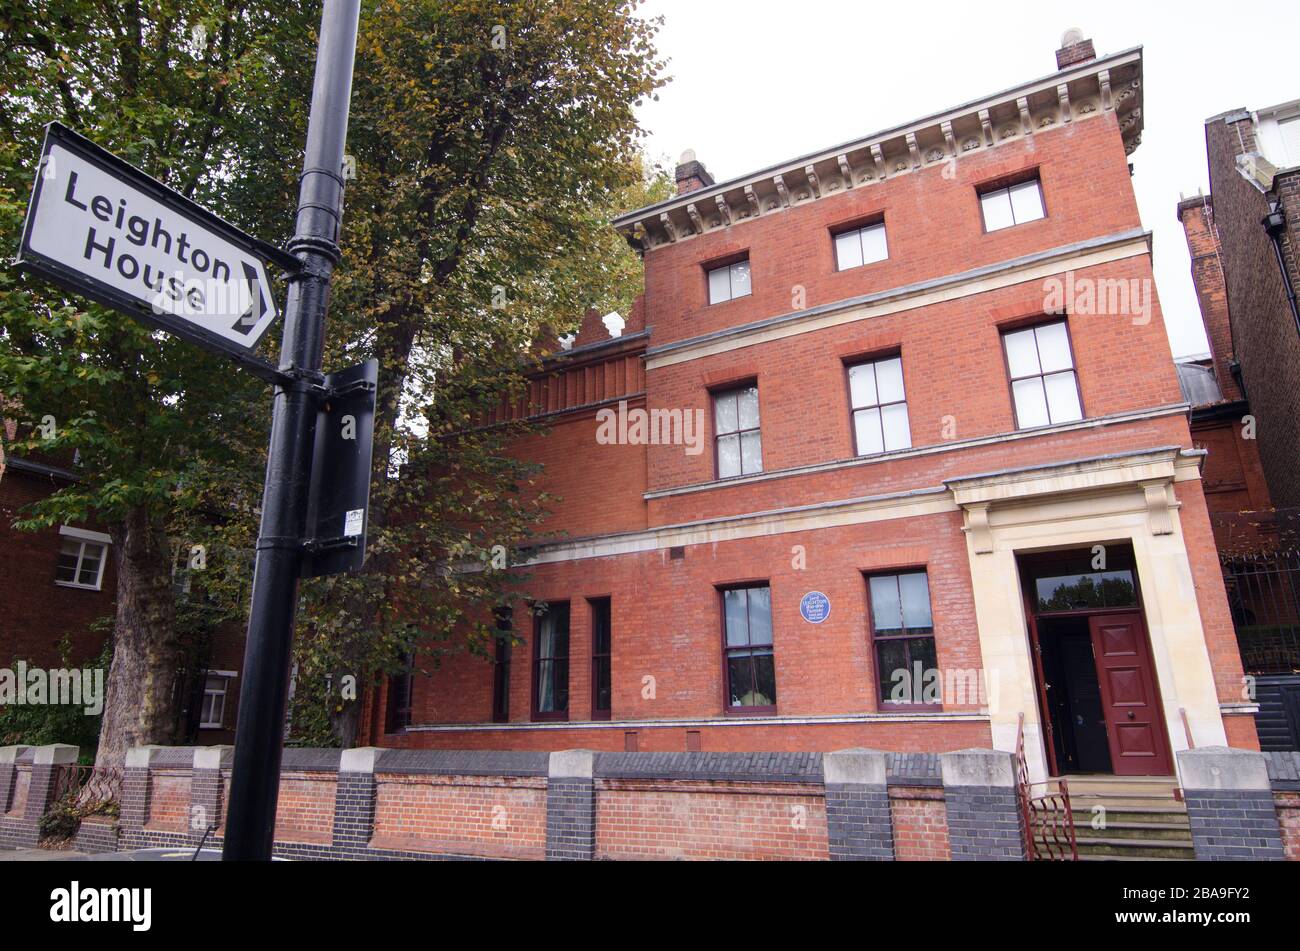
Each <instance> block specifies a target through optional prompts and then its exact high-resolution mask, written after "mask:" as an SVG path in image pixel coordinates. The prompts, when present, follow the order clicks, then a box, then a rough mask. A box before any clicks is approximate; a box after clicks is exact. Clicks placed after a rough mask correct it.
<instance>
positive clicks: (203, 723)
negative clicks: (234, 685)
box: [199, 670, 238, 730]
mask: <svg viewBox="0 0 1300 951" xmlns="http://www.w3.org/2000/svg"><path fill="white" fill-rule="evenodd" d="M236 676H238V674H237V673H236V672H235V671H233V670H205V671H204V672H203V705H202V706H201V707H199V729H200V730H224V729H225V728H226V699H227V698H228V697H229V696H230V682H231V681H232V680H234V679H235V677H236ZM212 680H219V681H220V682H221V689H220V690H218V689H216V688H215V687H212V686H210V681H212ZM208 697H220V698H221V709H220V710H219V711H215V712H216V713H217V718H216V719H215V720H212V719H210V718H209V717H208V715H207V714H208ZM214 704H215V701H214Z"/></svg>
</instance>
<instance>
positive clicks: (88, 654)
mask: <svg viewBox="0 0 1300 951" xmlns="http://www.w3.org/2000/svg"><path fill="white" fill-rule="evenodd" d="M5 425H6V426H7V427H8V435H9V436H10V437H11V438H12V437H13V435H14V433H15V429H14V427H15V426H16V425H17V424H16V423H15V422H14V421H13V420H6V421H5ZM77 479H78V474H77V467H76V465H75V463H73V462H72V460H59V459H44V458H42V459H37V458H24V457H18V456H14V455H12V454H11V455H7V456H6V455H5V452H4V449H3V446H2V445H0V553H2V554H0V592H3V595H2V596H0V597H2V607H0V667H3V668H13V667H14V665H15V663H16V662H19V661H21V662H23V663H26V664H27V665H28V666H29V667H41V668H46V669H50V668H62V667H66V666H72V667H77V668H88V667H94V666H95V665H96V664H97V663H98V662H99V659H100V656H101V653H102V651H103V648H104V643H105V640H106V639H107V638H108V636H109V632H110V631H111V629H112V619H113V615H114V613H115V611H116V606H115V593H116V590H117V565H116V559H115V557H114V543H113V538H112V536H111V534H110V533H109V531H108V529H107V527H106V526H101V525H61V526H59V527H58V528H49V529H44V530H41V531H35V532H31V531H19V530H18V529H16V528H15V527H14V523H15V522H17V521H19V520H20V519H23V518H27V517H30V515H31V512H30V508H31V506H32V505H34V504H36V503H37V502H39V501H41V500H42V499H44V498H47V497H48V496H50V495H52V494H53V493H55V492H57V491H58V490H59V489H60V488H62V487H64V486H66V485H69V484H72V483H73V482H75V481H76V480H77ZM183 555H184V553H183V552H179V551H178V568H182V569H183V567H184V563H183ZM177 591H178V595H179V596H180V597H187V596H189V594H190V585H189V583H188V582H187V581H186V579H185V574H184V572H183V571H178V574H177ZM195 648H196V649H195V652H194V655H193V656H195V658H196V659H197V660H198V661H199V662H200V663H201V666H199V665H196V669H194V670H190V671H182V672H181V676H180V677H178V690H179V691H180V693H181V697H180V703H179V708H180V716H181V718H182V723H181V724H180V726H179V730H180V733H179V737H181V738H188V739H190V740H198V741H199V742H204V743H221V742H230V741H231V740H233V738H234V729H235V711H236V706H237V704H238V700H239V688H238V679H237V677H238V672H239V666H240V664H241V663H242V659H243V632H242V631H240V630H238V629H236V628H231V627H228V626H227V627H223V628H221V629H219V630H217V631H215V632H214V633H213V635H212V636H211V637H210V638H208V639H205V641H204V643H202V644H197V645H195ZM107 679H108V671H107V670H105V671H104V680H105V682H107Z"/></svg>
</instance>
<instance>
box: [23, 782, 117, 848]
mask: <svg viewBox="0 0 1300 951" xmlns="http://www.w3.org/2000/svg"><path fill="white" fill-rule="evenodd" d="M119 813H120V807H119V806H118V804H117V803H116V802H113V801H111V800H110V801H108V802H90V803H85V804H83V805H78V804H77V793H76V792H71V793H69V794H68V795H66V796H64V797H63V798H62V799H60V800H59V801H58V802H56V803H54V804H53V805H52V806H50V808H49V809H47V810H46V812H45V815H43V816H41V822H40V830H41V838H42V839H71V838H72V837H73V836H74V835H76V834H77V830H78V829H80V828H81V820H82V819H85V818H86V817H87V816H111V817H112V818H114V819H116V818H117V817H118V815H119Z"/></svg>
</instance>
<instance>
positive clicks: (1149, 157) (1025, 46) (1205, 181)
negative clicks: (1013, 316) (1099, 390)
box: [640, 0, 1300, 355]
mask: <svg viewBox="0 0 1300 951" xmlns="http://www.w3.org/2000/svg"><path fill="white" fill-rule="evenodd" d="M642 10H643V14H644V15H645V16H659V15H662V16H663V17H664V18H665V23H664V26H663V30H662V32H661V34H660V38H659V49H660V53H661V55H662V56H664V57H666V58H667V59H668V60H669V63H668V70H667V72H668V75H669V76H671V77H672V81H671V82H670V83H669V84H668V85H667V86H666V87H665V88H664V89H663V90H662V91H661V92H660V98H659V101H658V102H650V103H647V104H646V105H645V106H644V107H643V109H642V111H641V116H640V117H641V122H642V125H643V126H644V127H645V129H646V130H647V132H648V133H649V136H650V138H649V142H648V151H649V152H650V154H651V155H652V156H654V157H656V158H659V159H662V160H664V161H665V163H666V164H668V165H669V167H670V169H671V166H672V165H673V164H675V162H676V160H677V157H678V156H679V155H680V154H681V152H682V151H683V150H684V149H687V148H692V149H694V150H695V151H696V153H697V156H698V158H699V159H700V161H701V162H703V163H704V164H705V166H706V167H707V168H708V170H709V171H710V172H711V173H712V174H713V176H714V178H716V179H717V180H718V181H723V180H726V179H730V178H735V177H738V176H740V175H743V174H745V173H747V172H752V171H756V170H758V169H760V168H765V167H766V166H769V165H774V164H777V163H778V162H782V161H785V160H787V159H791V158H795V157H797V156H799V155H803V154H805V153H808V152H812V151H815V150H817V149H820V148H824V147H829V146H832V145H836V144H839V143H841V142H845V141H848V140H850V139H855V138H858V137H860V136H864V135H868V134H870V133H872V132H875V131H877V130H880V129H887V128H890V127H891V126H895V125H899V124H902V123H904V122H908V121H910V120H912V119H917V118H920V117H921V116H925V115H928V114H930V113H933V112H939V111H941V110H943V109H946V108H949V107H951V106H956V105H960V104H961V103H963V102H967V101H969V100H972V99H976V98H979V97H981V96H984V95H987V94H990V93H994V92H997V91H999V90H1001V89H1006V88H1008V87H1010V86H1016V85H1019V84H1021V83H1023V82H1027V81H1029V80H1032V79H1036V78H1038V77H1040V76H1044V75H1046V74H1048V73H1051V72H1054V71H1055V69H1056V59H1055V55H1054V54H1055V50H1056V48H1057V47H1058V46H1059V45H1060V42H1059V41H1060V37H1061V34H1062V33H1063V32H1064V31H1065V30H1066V29H1067V28H1069V27H1072V26H1077V27H1079V28H1080V29H1082V30H1083V32H1084V35H1085V36H1088V37H1091V39H1092V40H1093V43H1094V44H1095V45H1096V48H1097V53H1098V55H1099V56H1104V55H1106V54H1107V53H1114V52H1117V51H1119V50H1123V49H1127V48H1129V47H1132V46H1143V47H1145V50H1144V56H1143V59H1144V64H1143V74H1144V77H1145V78H1144V80H1143V86H1144V102H1143V121H1144V127H1145V129H1144V132H1143V133H1142V144H1141V145H1140V146H1139V147H1138V149H1137V151H1136V152H1135V153H1134V154H1133V156H1132V158H1131V161H1133V162H1134V169H1135V173H1134V178H1133V181H1134V186H1135V188H1136V190H1137V199H1138V207H1139V210H1140V211H1141V214H1142V222H1143V224H1144V225H1145V226H1146V227H1147V228H1148V229H1150V230H1152V231H1153V232H1154V233H1155V239H1154V246H1155V274H1156V287H1157V292H1158V294H1159V296H1160V303H1161V307H1162V308H1163V311H1164V316H1165V323H1166V325H1167V326H1168V328H1169V336H1170V342H1171V346H1172V349H1173V352H1174V354H1175V355H1182V354H1189V353H1197V352H1203V351H1205V350H1207V349H1208V347H1207V344H1206V342H1205V334H1204V332H1203V330H1202V328H1201V322H1200V316H1199V312H1198V310H1197V306H1196V297H1195V293H1194V292H1193V290H1192V282H1191V277H1190V275H1189V267H1190V264H1189V259H1188V255H1187V244H1186V242H1185V240H1184V238H1183V235H1182V229H1181V228H1180V226H1179V224H1178V220H1177V218H1176V217H1175V206H1176V205H1177V203H1178V196H1179V192H1180V191H1181V192H1183V193H1185V194H1187V195H1188V196H1191V195H1195V194H1196V191H1197V189H1198V188H1203V189H1205V190H1206V191H1209V176H1208V173H1207V171H1206V167H1205V132H1204V124H1205V120H1206V119H1207V118H1208V117H1209V116H1212V115H1217V114H1218V113H1221V112H1225V111H1227V110H1229V109H1234V108H1238V107H1245V108H1249V109H1259V108H1262V107H1264V106H1269V105H1273V104H1275V103H1280V102H1285V101H1288V100H1291V99H1296V98H1300V72H1298V71H1297V70H1296V66H1295V64H1296V57H1295V53H1294V45H1293V44H1294V39H1295V37H1296V35H1297V30H1296V28H1297V26H1300V4H1296V3H1294V2H1293V0H1292V2H1285V3H1283V2H1268V0H1265V2H1263V3H1258V4H1250V3H1241V4H1240V5H1239V6H1238V5H1235V4H1226V3H1224V2H1222V0H1218V2H1214V3H1207V2H1199V0H1189V2H1180V3H1166V2H1149V0H1122V2H1113V0H1092V2H1089V3H1060V2H1052V0H1038V2H1035V3H1032V4H1028V3H1005V4H1001V5H1000V4H998V3H989V2H984V3H972V2H964V3H963V2H948V0H926V2H924V3H917V2H905V3H900V4H887V3H868V2H862V0H856V2H848V0H801V2H784V3H772V2H770V0H648V2H647V3H646V4H645V6H644V7H643V8H642ZM1287 10H1290V11H1291V12H1290V13H1287V12H1286V11H1287Z"/></svg>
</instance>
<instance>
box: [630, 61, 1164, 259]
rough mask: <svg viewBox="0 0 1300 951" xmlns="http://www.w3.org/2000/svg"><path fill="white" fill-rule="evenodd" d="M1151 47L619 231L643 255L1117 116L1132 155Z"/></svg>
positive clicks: (861, 142) (761, 174) (657, 208)
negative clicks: (1144, 53) (1066, 127)
mask: <svg viewBox="0 0 1300 951" xmlns="http://www.w3.org/2000/svg"><path fill="white" fill-rule="evenodd" d="M1142 98H1143V97H1142V48H1141V47H1140V46H1139V47H1134V48H1133V49H1129V50H1124V51H1122V52H1119V53H1114V54H1112V55H1110V56H1106V57H1103V58H1101V59H1097V60H1091V61H1088V62H1085V63H1080V64H1078V65H1077V66H1073V67H1070V68H1067V69H1063V70H1059V71H1058V72H1055V73H1052V74H1051V75H1049V76H1045V77H1043V78H1041V79H1037V80H1033V81H1032V82H1028V83H1025V84H1023V85H1021V86H1017V87H1015V88H1013V89H1007V90H1004V91H1002V92H1000V93H995V94H994V95H992V96H987V97H985V98H983V99H979V100H975V101H973V102H968V103H966V104H964V105H961V106H957V107H955V108H953V109H949V110H946V111H944V112H940V113H936V114H934V115H931V116H926V117H925V118H922V119H918V120H916V121H914V122H911V123H908V124H906V125H902V126H897V127H895V128H892V129H886V130H884V131H881V132H877V133H874V134H873V135H869V136H866V137H864V138H861V139H857V140H855V141H852V142H848V143H845V144H843V145H839V146H836V147H835V148H831V149H826V150H824V151H821V152H814V153H812V154H810V155H805V156H801V157H799V158H796V159H792V160H790V161H788V162H784V163H782V164H780V165H774V166H771V167H769V168H766V169H763V170H761V171H758V172H755V173H753V174H750V175H746V176H742V177H741V178H736V179H732V180H731V181H727V182H722V183H719V184H716V185H711V186H709V187H706V188H702V189H698V190H696V191H693V192H689V193H687V194H686V195H681V196H677V197H674V198H670V199H668V200H667V201H663V202H659V203H657V204H654V205H650V206H647V207H645V208H640V209H638V210H636V211H632V212H629V213H628V214H625V215H621V216H620V217H618V218H616V219H615V220H614V226H615V227H616V228H617V229H618V230H619V231H620V232H622V233H623V234H624V236H625V237H627V239H628V240H629V241H630V242H631V243H632V244H633V245H634V246H637V247H639V248H640V249H641V250H649V249H651V248H656V247H660V246H662V245H664V244H672V243H676V242H678V241H683V240H689V239H690V238H692V237H695V236H696V235H699V234H705V233H708V232H710V231H715V230H718V229H721V228H729V227H731V226H732V225H736V224H742V223H744V222H745V221H747V220H752V219H754V218H758V217H760V216H762V215H764V214H767V213H769V212H775V211H779V210H781V209H784V208H789V207H792V206H794V205H799V204H802V203H805V202H812V201H818V200H820V199H823V198H828V197H832V196H835V195H838V194H841V193H842V192H844V191H846V190H848V189H850V188H854V187H859V186H864V185H873V184H877V183H879V182H881V181H884V180H887V179H890V178H894V177H896V176H898V175H904V174H907V173H908V172H914V171H918V170H920V169H923V168H926V167H929V166H932V165H937V164H942V163H944V162H949V161H957V160H959V157H960V156H961V155H968V154H971V153H973V152H978V151H982V150H985V149H990V148H996V147H997V146H998V145H1002V144H1005V143H1008V142H1014V141H1016V140H1018V139H1022V138H1027V137H1030V136H1032V135H1034V134H1035V133H1036V132H1040V131H1044V130H1047V129H1052V128H1055V127H1059V126H1061V125H1064V124H1065V123H1068V122H1078V121H1080V120H1084V119H1089V118H1095V117H1096V116H1100V115H1103V114H1104V113H1107V112H1115V113H1116V115H1117V119H1118V122H1119V127H1120V134H1121V136H1122V137H1123V141H1124V147H1125V151H1126V152H1128V153H1130V154H1131V153H1132V152H1133V150H1134V149H1136V148H1137V146H1138V144H1139V143H1140V141H1141V137H1142V124H1143V122H1142Z"/></svg>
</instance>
